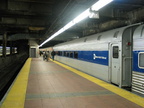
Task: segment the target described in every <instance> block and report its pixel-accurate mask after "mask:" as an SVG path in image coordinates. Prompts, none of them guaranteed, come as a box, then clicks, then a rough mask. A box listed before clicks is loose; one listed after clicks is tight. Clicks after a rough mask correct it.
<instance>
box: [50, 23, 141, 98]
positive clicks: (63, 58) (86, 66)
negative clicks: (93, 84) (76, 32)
mask: <svg viewBox="0 0 144 108" xmlns="http://www.w3.org/2000/svg"><path fill="white" fill-rule="evenodd" d="M53 49H54V50H55V51H56V52H58V53H57V55H56V56H55V59H56V60H57V61H59V62H62V63H64V64H67V65H69V66H71V67H74V68H76V69H78V70H81V71H83V72H85V73H87V74H89V75H92V76H94V77H97V78H99V79H102V80H104V81H106V82H109V83H113V84H115V85H118V86H119V87H122V88H124V87H130V88H131V90H132V91H133V92H136V93H138V94H141V95H144V25H142V24H134V25H130V26H126V27H122V28H117V29H114V30H110V31H106V32H102V33H98V34H94V35H91V36H87V37H83V38H79V39H76V40H73V41H69V42H65V43H61V44H58V45H55V46H54V47H53Z"/></svg>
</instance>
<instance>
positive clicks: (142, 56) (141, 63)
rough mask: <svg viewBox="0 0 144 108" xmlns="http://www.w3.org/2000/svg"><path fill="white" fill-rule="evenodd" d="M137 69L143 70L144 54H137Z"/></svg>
mask: <svg viewBox="0 0 144 108" xmlns="http://www.w3.org/2000/svg"><path fill="white" fill-rule="evenodd" d="M138 58H139V63H138V64H139V67H140V68H143V69H144V52H140V53H139V57H138Z"/></svg>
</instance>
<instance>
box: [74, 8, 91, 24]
mask: <svg viewBox="0 0 144 108" xmlns="http://www.w3.org/2000/svg"><path fill="white" fill-rule="evenodd" d="M88 16H89V9H87V10H85V11H84V12H83V13H81V14H80V15H79V16H77V17H76V18H75V19H74V20H73V22H74V23H78V22H80V21H82V20H83V19H85V18H87V17H88Z"/></svg>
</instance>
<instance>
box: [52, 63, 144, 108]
mask: <svg viewBox="0 0 144 108" xmlns="http://www.w3.org/2000/svg"><path fill="white" fill-rule="evenodd" d="M53 62H55V63H56V64H58V65H60V66H62V67H64V68H66V69H68V70H70V71H72V72H74V73H76V74H78V75H80V76H82V77H84V78H86V79H88V80H90V81H92V82H94V83H96V84H97V85H100V86H101V87H103V88H106V89H108V90H109V91H111V92H113V93H115V94H117V95H119V96H121V97H123V98H125V99H127V100H129V101H131V102H133V103H135V104H137V105H139V106H142V107H144V98H143V97H140V96H138V95H136V94H133V93H131V92H129V91H126V90H124V89H121V88H119V87H116V86H114V85H112V84H109V83H107V82H104V81H102V80H99V79H97V78H95V77H92V76H90V75H88V74H85V73H83V72H81V71H78V70H76V69H74V68H72V67H69V66H67V65H64V64H62V63H60V62H57V61H53Z"/></svg>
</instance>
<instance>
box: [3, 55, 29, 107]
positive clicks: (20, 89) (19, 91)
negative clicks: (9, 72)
mask: <svg viewBox="0 0 144 108" xmlns="http://www.w3.org/2000/svg"><path fill="white" fill-rule="evenodd" d="M30 64H31V58H29V59H28V60H27V61H26V63H25V64H24V66H23V68H22V69H21V70H20V73H19V74H18V76H17V78H16V80H15V81H14V84H13V86H12V88H11V89H10V91H9V93H8V95H7V96H6V98H5V100H4V102H3V103H2V106H1V108H24V102H25V96H26V89H27V82H28V75H29V70H30Z"/></svg>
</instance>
